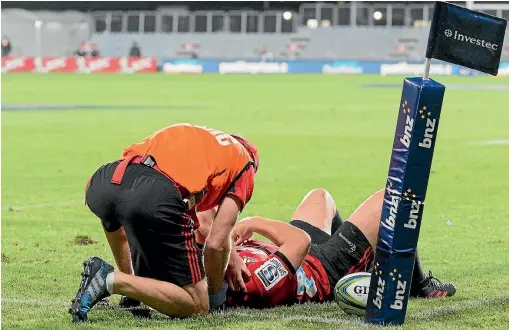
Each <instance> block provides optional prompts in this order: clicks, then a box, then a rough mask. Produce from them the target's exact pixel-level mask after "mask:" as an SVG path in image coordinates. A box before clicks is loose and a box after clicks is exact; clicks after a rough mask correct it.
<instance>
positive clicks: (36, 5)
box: [2, 1, 300, 11]
mask: <svg viewBox="0 0 509 330" xmlns="http://www.w3.org/2000/svg"><path fill="white" fill-rule="evenodd" d="M299 3H300V2H298V1H288V2H286V1H285V2H283V1H270V2H269V1H224V2H219V1H182V2H175V1H87V2H85V1H34V2H32V1H2V8H23V9H27V10H79V11H90V10H155V9H157V8H158V7H162V6H177V7H187V8H189V9H190V10H234V9H254V10H264V9H265V10H266V9H288V10H290V9H294V10H297V8H298V7H299Z"/></svg>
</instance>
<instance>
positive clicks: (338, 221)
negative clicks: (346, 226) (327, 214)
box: [330, 210, 343, 234]
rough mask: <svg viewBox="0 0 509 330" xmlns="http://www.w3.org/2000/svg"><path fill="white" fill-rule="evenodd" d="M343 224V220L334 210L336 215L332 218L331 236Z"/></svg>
mask: <svg viewBox="0 0 509 330" xmlns="http://www.w3.org/2000/svg"><path fill="white" fill-rule="evenodd" d="M342 224H343V219H342V218H341V216H340V215H339V211H337V210H336V215H335V216H334V218H332V225H331V231H330V232H331V234H334V233H335V232H336V231H337V230H338V229H339V227H340V226H341V225H342Z"/></svg>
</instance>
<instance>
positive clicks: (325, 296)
mask: <svg viewBox="0 0 509 330" xmlns="http://www.w3.org/2000/svg"><path fill="white" fill-rule="evenodd" d="M383 198H384V191H383V190H380V191H378V192H376V193H375V194H373V195H371V196H370V197H369V198H368V199H367V200H366V201H365V202H364V203H362V204H361V205H360V206H359V207H358V208H357V210H355V212H354V213H353V214H352V215H351V216H350V217H349V218H348V220H347V221H346V222H343V221H342V219H341V217H340V216H339V213H338V211H337V209H336V205H335V203H334V200H333V199H332V197H331V196H330V194H329V193H328V192H327V191H326V190H324V189H314V190H312V191H311V192H309V193H308V194H307V195H306V196H305V197H304V199H303V201H302V203H301V204H300V205H299V206H298V207H297V209H296V210H295V212H294V214H293V216H292V219H294V220H292V221H291V222H290V224H287V223H285V222H281V221H274V220H269V219H265V218H262V217H249V218H245V219H243V220H242V221H240V222H238V223H237V224H236V226H235V228H234V236H233V237H234V239H235V244H236V246H237V252H238V253H239V255H240V256H241V257H242V258H243V260H244V262H245V263H246V266H247V268H248V269H249V271H250V272H251V275H252V277H251V279H250V280H249V281H248V282H246V292H242V290H240V288H239V287H234V286H233V285H232V283H229V286H230V290H228V295H227V300H226V303H227V305H231V306H248V307H254V308H267V307H273V306H278V305H288V304H294V303H299V302H307V301H314V302H324V301H329V300H332V299H333V298H334V286H335V284H336V283H337V282H338V281H339V280H340V279H341V278H342V277H343V276H345V275H347V274H349V273H355V272H362V271H369V268H370V266H371V263H372V260H373V255H374V253H373V249H374V247H375V245H376V240H377V237H378V227H379V220H380V214H381V210H382V204H383ZM213 216H214V210H209V211H206V212H202V213H200V214H199V218H200V224H201V226H200V228H199V229H198V231H199V233H198V234H197V236H198V237H197V241H198V242H200V241H201V242H203V237H206V235H207V233H208V230H209V224H210V223H211V220H212V219H213ZM253 233H258V234H260V235H262V236H264V237H266V238H268V239H269V240H271V241H272V243H266V242H262V241H259V240H254V239H251V236H252V234H253ZM331 233H333V235H331ZM200 234H201V235H200ZM455 292H456V287H455V286H454V284H452V283H441V282H440V281H438V280H437V279H436V278H434V277H433V276H432V274H431V272H430V274H429V276H425V275H424V273H423V271H422V268H421V265H420V261H419V258H418V257H417V258H416V261H415V266H414V273H413V278H412V287H411V292H410V296H411V297H426V298H432V297H448V296H452V295H454V293H455Z"/></svg>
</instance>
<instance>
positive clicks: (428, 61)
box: [422, 57, 431, 80]
mask: <svg viewBox="0 0 509 330" xmlns="http://www.w3.org/2000/svg"><path fill="white" fill-rule="evenodd" d="M430 68H431V58H428V57H426V60H425V61H424V76H423V77H422V79H423V80H429V70H430Z"/></svg>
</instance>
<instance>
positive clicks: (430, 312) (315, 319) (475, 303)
mask: <svg viewBox="0 0 509 330" xmlns="http://www.w3.org/2000/svg"><path fill="white" fill-rule="evenodd" d="M1 301H2V303H3V304H31V305H41V306H48V305H53V306H62V307H64V306H65V307H68V306H70V303H71V302H70V301H62V300H42V299H33V298H2V300H1ZM499 303H509V294H507V295H502V296H497V297H493V298H481V299H471V300H465V301H462V302H459V303H457V304H453V305H448V306H441V307H437V308H431V309H427V310H424V311H422V312H418V313H416V314H414V315H409V317H408V318H407V320H410V321H426V320H429V319H431V318H434V317H435V318H436V317H441V316H444V315H447V314H454V313H458V312H461V311H464V310H469V309H474V308H478V307H481V306H483V305H487V304H499ZM115 307H116V306H104V307H101V308H105V309H108V308H109V309H115V310H123V309H120V308H115ZM133 309H136V308H133ZM338 312H339V310H338ZM215 315H216V316H219V317H228V316H241V317H249V318H253V319H269V320H276V319H277V320H280V319H285V320H291V321H306V322H311V323H326V324H338V325H340V324H349V325H355V326H356V327H368V328H369V327H374V326H373V325H370V324H367V323H364V322H363V321H362V318H359V319H358V320H349V319H341V318H335V317H319V316H302V315H288V314H282V315H274V314H267V313H264V312H263V311H258V310H257V311H253V312H250V313H246V312H242V311H238V310H235V309H233V310H228V311H225V312H219V313H216V314H215Z"/></svg>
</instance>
